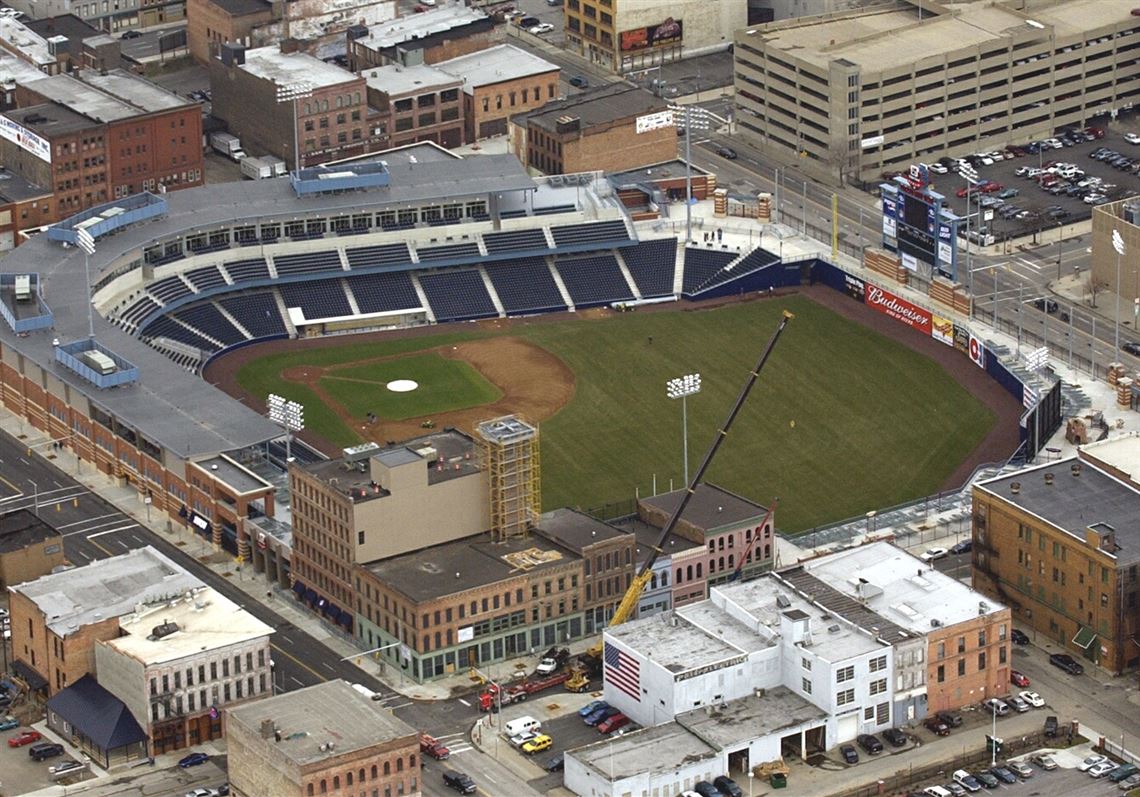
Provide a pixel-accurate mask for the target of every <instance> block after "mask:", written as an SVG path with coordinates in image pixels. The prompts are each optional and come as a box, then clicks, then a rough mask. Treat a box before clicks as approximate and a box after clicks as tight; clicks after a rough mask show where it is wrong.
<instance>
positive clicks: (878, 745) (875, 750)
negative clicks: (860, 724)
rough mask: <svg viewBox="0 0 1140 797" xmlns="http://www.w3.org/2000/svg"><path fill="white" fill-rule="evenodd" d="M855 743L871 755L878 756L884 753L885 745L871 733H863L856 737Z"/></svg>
mask: <svg viewBox="0 0 1140 797" xmlns="http://www.w3.org/2000/svg"><path fill="white" fill-rule="evenodd" d="M855 741H856V742H857V743H858V744H859V746H860V747H862V748H863V749H864V750H866V751H867V752H868V753H870V754H871V755H878V754H879V753H881V752H883V743H882V742H880V741H879V740H878V738H876V737H875V736H874V735H872V734H870V733H861V734H859V735H858V736H856V737H855Z"/></svg>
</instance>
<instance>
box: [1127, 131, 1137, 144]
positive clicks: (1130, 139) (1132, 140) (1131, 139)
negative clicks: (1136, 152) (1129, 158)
mask: <svg viewBox="0 0 1140 797" xmlns="http://www.w3.org/2000/svg"><path fill="white" fill-rule="evenodd" d="M1124 140H1125V141H1127V142H1128V143H1129V144H1140V136H1138V135H1136V134H1135V133H1125V134H1124Z"/></svg>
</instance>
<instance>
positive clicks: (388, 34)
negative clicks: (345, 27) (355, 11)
mask: <svg viewBox="0 0 1140 797" xmlns="http://www.w3.org/2000/svg"><path fill="white" fill-rule="evenodd" d="M499 38H501V37H499V36H497V35H496V31H495V24H494V22H493V21H492V20H491V18H490V17H488V16H487V15H486V14H485V13H483V12H482V11H481V10H480V9H477V8H468V7H466V6H464V5H461V4H448V5H440V6H438V7H436V8H431V9H428V10H427V11H425V12H424V13H422V14H409V15H408V16H405V17H397V18H396V19H393V20H389V21H388V22H382V23H380V24H379V25H373V26H371V27H364V26H357V27H355V28H350V29H349V31H348V67H349V69H351V70H352V71H353V72H362V71H364V70H365V69H368V68H370V67H377V66H386V65H388V64H402V65H404V66H414V65H417V64H437V63H439V62H440V61H446V60H448V59H449V58H456V57H458V56H461V55H467V54H468V53H473V52H476V51H478V50H485V49H486V48H488V47H490V46H491V45H492V44H494V43H495V42H496V41H498V39H499Z"/></svg>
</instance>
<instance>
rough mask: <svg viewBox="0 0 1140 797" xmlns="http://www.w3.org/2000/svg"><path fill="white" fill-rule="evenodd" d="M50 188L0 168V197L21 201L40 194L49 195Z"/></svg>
mask: <svg viewBox="0 0 1140 797" xmlns="http://www.w3.org/2000/svg"><path fill="white" fill-rule="evenodd" d="M51 193H52V190H51V188H50V187H49V188H44V187H43V186H41V185H37V184H36V183H33V182H31V181H30V180H28V179H27V178H25V177H24V176H23V175H21V174H17V173H16V172H13V171H9V170H8V169H2V168H0V197H3V198H4V199H6V200H8V201H9V202H23V201H25V200H28V199H34V198H36V197H41V196H50V195H51Z"/></svg>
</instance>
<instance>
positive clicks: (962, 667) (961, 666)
mask: <svg viewBox="0 0 1140 797" xmlns="http://www.w3.org/2000/svg"><path fill="white" fill-rule="evenodd" d="M958 674H959V675H965V674H966V660H965V659H958Z"/></svg>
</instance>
